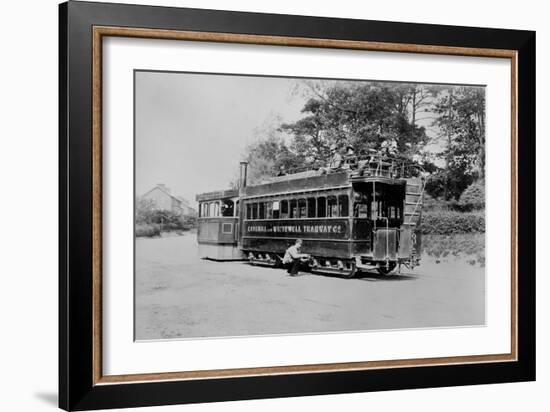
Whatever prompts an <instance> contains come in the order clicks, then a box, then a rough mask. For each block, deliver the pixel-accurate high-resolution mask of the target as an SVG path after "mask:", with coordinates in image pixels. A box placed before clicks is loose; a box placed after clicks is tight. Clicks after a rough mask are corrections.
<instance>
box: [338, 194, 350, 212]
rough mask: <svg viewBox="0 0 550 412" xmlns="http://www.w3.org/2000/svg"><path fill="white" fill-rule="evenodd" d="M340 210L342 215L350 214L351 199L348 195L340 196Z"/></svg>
mask: <svg viewBox="0 0 550 412" xmlns="http://www.w3.org/2000/svg"><path fill="white" fill-rule="evenodd" d="M338 211H339V213H338V214H339V215H340V216H341V217H347V216H349V200H348V195H340V196H338Z"/></svg>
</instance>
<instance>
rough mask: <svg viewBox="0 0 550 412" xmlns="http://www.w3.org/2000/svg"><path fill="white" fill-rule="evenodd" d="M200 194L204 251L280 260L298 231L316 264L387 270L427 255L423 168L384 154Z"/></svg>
mask: <svg viewBox="0 0 550 412" xmlns="http://www.w3.org/2000/svg"><path fill="white" fill-rule="evenodd" d="M246 175H247V164H246V163H245V162H241V173H240V179H239V189H238V190H227V191H220V192H210V193H204V194H200V195H197V201H198V202H199V229H198V243H199V253H200V254H201V257H203V258H208V259H214V260H231V259H248V260H249V261H250V262H251V263H252V264H260V265H269V266H279V265H280V264H281V261H282V257H283V256H284V253H285V250H286V249H287V248H288V247H289V246H290V245H291V244H293V243H294V241H295V240H296V239H297V238H300V239H302V240H303V245H302V252H303V253H307V254H309V255H311V259H310V261H309V265H310V267H311V270H312V271H314V272H322V273H329V274H335V275H340V276H344V277H353V276H354V275H355V274H356V273H357V272H358V271H361V270H377V271H378V272H379V273H381V274H384V275H387V274H390V273H391V272H393V271H394V270H395V269H396V267H399V269H400V268H401V265H405V266H406V267H409V268H414V267H415V266H416V265H418V264H419V261H420V248H421V234H420V230H419V224H420V220H421V208H422V196H423V190H424V179H423V177H422V170H421V169H420V168H419V167H417V166H411V165H407V164H406V163H405V162H404V161H401V160H398V159H391V158H388V157H385V156H375V155H371V156H368V157H366V158H357V157H354V158H353V159H347V160H346V163H345V164H344V167H343V168H340V169H338V170H334V171H327V170H323V169H320V170H306V171H302V172H296V173H289V174H286V175H284V176H278V177H273V178H272V179H271V180H270V181H268V182H265V183H262V184H258V185H247V183H246V177H247V176H246Z"/></svg>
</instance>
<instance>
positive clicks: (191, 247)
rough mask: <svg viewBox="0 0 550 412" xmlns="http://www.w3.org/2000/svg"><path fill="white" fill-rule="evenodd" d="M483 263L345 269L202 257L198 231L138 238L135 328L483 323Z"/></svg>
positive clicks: (321, 328) (206, 331)
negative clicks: (389, 270)
mask: <svg viewBox="0 0 550 412" xmlns="http://www.w3.org/2000/svg"><path fill="white" fill-rule="evenodd" d="M484 296H485V277H484V269H483V268H481V267H479V266H473V265H470V264H468V263H466V261H464V260H462V261H461V260H451V261H447V262H441V263H439V264H437V263H436V262H435V261H434V260H433V259H430V258H424V259H423V261H422V264H421V266H419V267H417V268H416V269H415V270H414V271H404V272H402V274H401V275H395V276H390V277H380V276H378V275H375V274H366V275H364V276H362V277H360V278H357V279H341V278H335V277H328V276H320V275H312V274H305V275H302V276H300V277H295V278H294V277H289V276H287V274H286V272H285V271H284V270H282V269H271V268H262V267H255V266H250V265H249V264H247V263H242V262H212V261H205V260H201V259H199V258H198V257H197V246H196V240H195V235H194V234H191V233H189V234H186V235H184V236H177V237H165V238H156V239H145V238H138V239H137V242H136V338H137V339H139V340H142V339H169V338H197V337H219V336H242V335H265V334H287V333H306V332H307V333H310V332H335V331H350V330H374V329H395V328H425V327H442V326H466V325H482V324H484V317H485V301H484Z"/></svg>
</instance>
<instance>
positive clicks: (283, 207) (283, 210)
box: [281, 200, 288, 219]
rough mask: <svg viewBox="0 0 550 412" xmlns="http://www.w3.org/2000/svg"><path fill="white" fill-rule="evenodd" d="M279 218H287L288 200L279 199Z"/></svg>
mask: <svg viewBox="0 0 550 412" xmlns="http://www.w3.org/2000/svg"><path fill="white" fill-rule="evenodd" d="M281 219H288V200H282V201H281Z"/></svg>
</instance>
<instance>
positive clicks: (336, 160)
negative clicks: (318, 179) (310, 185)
mask: <svg viewBox="0 0 550 412" xmlns="http://www.w3.org/2000/svg"><path fill="white" fill-rule="evenodd" d="M342 161H343V158H342V155H341V154H340V153H338V148H337V146H336V145H335V144H333V145H331V146H330V160H329V162H328V164H327V166H326V167H322V168H320V169H319V170H320V171H321V174H327V173H330V172H334V171H336V170H338V169H340V168H341V167H342Z"/></svg>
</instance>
